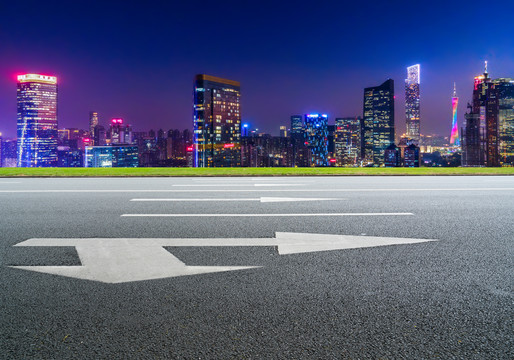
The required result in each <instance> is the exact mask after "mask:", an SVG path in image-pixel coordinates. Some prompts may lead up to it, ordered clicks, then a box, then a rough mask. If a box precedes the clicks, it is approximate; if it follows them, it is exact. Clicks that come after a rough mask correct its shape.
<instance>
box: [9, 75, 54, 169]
mask: <svg viewBox="0 0 514 360" xmlns="http://www.w3.org/2000/svg"><path fill="white" fill-rule="evenodd" d="M17 102H18V108H17V137H18V139H17V150H18V151H17V166H18V167H53V166H57V140H58V137H57V78H56V77H55V76H47V75H39V74H25V75H19V76H18V83H17Z"/></svg>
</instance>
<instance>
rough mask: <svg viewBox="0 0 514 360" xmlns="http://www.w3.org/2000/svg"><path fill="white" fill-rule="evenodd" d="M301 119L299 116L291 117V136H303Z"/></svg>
mask: <svg viewBox="0 0 514 360" xmlns="http://www.w3.org/2000/svg"><path fill="white" fill-rule="evenodd" d="M303 130H304V127H303V118H302V116H301V115H293V116H291V135H295V134H303Z"/></svg>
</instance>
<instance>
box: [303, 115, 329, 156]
mask: <svg viewBox="0 0 514 360" xmlns="http://www.w3.org/2000/svg"><path fill="white" fill-rule="evenodd" d="M305 144H306V145H307V147H308V148H309V152H310V164H309V165H310V166H328V116H327V115H325V114H305Z"/></svg>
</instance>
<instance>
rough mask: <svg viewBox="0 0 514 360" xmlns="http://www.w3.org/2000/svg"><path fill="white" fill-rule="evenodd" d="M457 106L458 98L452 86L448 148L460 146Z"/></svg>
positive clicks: (455, 89) (454, 86) (455, 88)
mask: <svg viewBox="0 0 514 360" xmlns="http://www.w3.org/2000/svg"><path fill="white" fill-rule="evenodd" d="M458 105H459V98H458V97H457V87H456V85H455V83H454V84H453V97H452V114H453V115H452V132H451V135H450V146H460V139H459V125H458V124H457V107H458Z"/></svg>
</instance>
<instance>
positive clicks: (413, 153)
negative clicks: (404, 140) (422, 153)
mask: <svg viewBox="0 0 514 360" xmlns="http://www.w3.org/2000/svg"><path fill="white" fill-rule="evenodd" d="M403 163H404V165H403V166H405V167H419V147H418V146H416V145H415V144H410V145H409V146H407V147H406V148H405V150H404V160H403Z"/></svg>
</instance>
